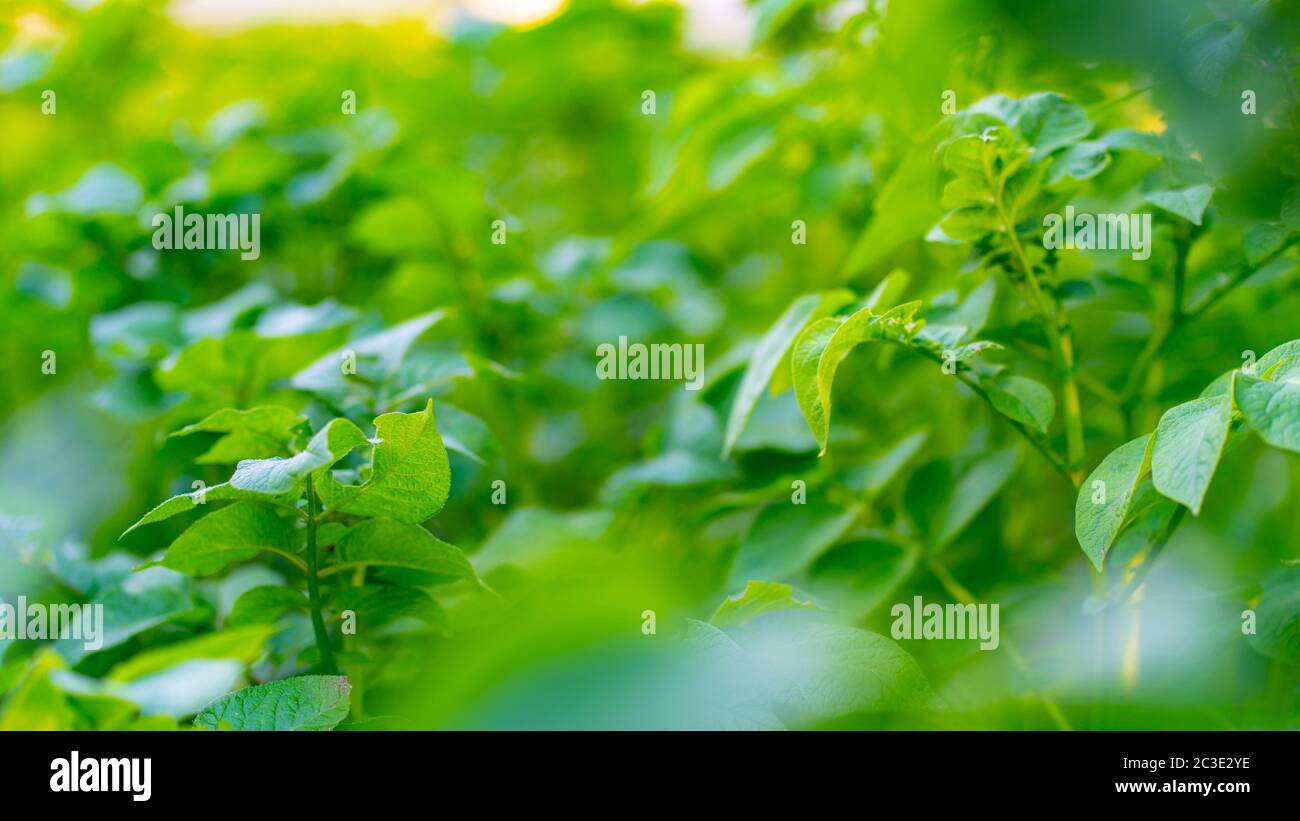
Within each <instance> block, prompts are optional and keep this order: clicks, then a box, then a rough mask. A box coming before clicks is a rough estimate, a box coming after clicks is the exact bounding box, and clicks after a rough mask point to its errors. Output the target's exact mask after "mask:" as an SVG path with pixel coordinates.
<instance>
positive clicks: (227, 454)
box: [172, 405, 299, 465]
mask: <svg viewBox="0 0 1300 821" xmlns="http://www.w3.org/2000/svg"><path fill="white" fill-rule="evenodd" d="M298 420H299V416H298V414H297V413H295V412H294V411H292V410H290V409H288V408H286V407H283V406H280V405H264V406H262V407H257V408H250V409H249V410H237V409H235V408H223V409H222V410H219V411H217V412H215V413H212V414H209V415H208V416H207V417H206V418H205V419H203V420H202V421H200V422H197V423H195V424H193V425H189V426H187V427H184V428H181V429H180V430H178V431H176V432H175V433H173V434H172V436H188V435H190V434H192V433H200V432H208V433H224V434H226V435H225V436H223V437H221V438H220V439H218V440H217V441H216V443H215V444H213V446H212V447H211V448H210V449H209V450H208V451H207V452H206V453H204V454H203V455H202V456H200V457H199V458H198V460H197V461H198V463H199V464H217V465H223V464H233V463H235V462H238V461H240V460H241V459H261V458H266V457H270V456H277V455H279V454H282V453H284V452H286V451H287V450H288V445H289V442H290V441H291V440H292V439H293V434H292V433H291V432H290V428H293V427H294V426H295V425H297V424H298Z"/></svg>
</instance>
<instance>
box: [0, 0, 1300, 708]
mask: <svg viewBox="0 0 1300 821" xmlns="http://www.w3.org/2000/svg"><path fill="white" fill-rule="evenodd" d="M19 6H20V7H18V8H16V11H15V13H12V14H10V15H8V16H7V19H6V23H5V25H4V27H3V28H0V93H3V97H2V98H0V112H3V121H4V123H5V129H4V130H5V137H4V141H5V152H4V155H5V156H4V162H3V163H0V209H3V213H4V219H3V221H2V223H0V224H2V225H3V227H0V236H2V237H3V242H2V243H0V276H3V277H4V282H5V285H6V288H5V296H4V297H3V298H0V320H2V321H0V326H2V327H3V328H4V330H3V332H0V345H2V346H3V353H4V356H5V361H6V362H8V363H10V367H9V368H8V369H7V371H6V375H5V379H4V380H3V381H0V400H2V401H3V407H4V408H5V420H4V426H5V431H4V437H3V447H0V498H2V499H3V502H2V503H0V600H3V602H4V603H5V604H14V603H16V602H17V601H18V600H19V597H23V599H24V600H26V601H28V602H33V603H37V604H39V605H44V606H56V605H72V604H80V603H90V604H99V605H102V606H103V625H104V631H103V636H102V642H100V643H99V646H96V647H91V646H87V645H86V644H84V643H83V642H81V641H78V640H76V639H75V638H73V637H69V636H46V637H44V638H42V639H38V640H12V641H4V642H3V647H2V648H0V649H2V650H3V654H2V655H0V728H3V729H12V728H87V729H89V728H94V729H119V728H147V729H158V728H190V727H199V728H206V729H331V728H335V727H338V728H341V729H347V728H353V727H366V728H389V727H524V728H532V727H590V728H614V727H726V728H781V727H891V728H892V727H948V728H1025V727H1033V728H1037V727H1058V728H1066V727H1071V728H1133V727H1141V728H1157V727H1176V728H1186V727H1216V728H1217V727H1291V728H1295V727H1297V726H1298V725H1297V718H1296V716H1297V715H1298V714H1300V711H1297V709H1296V693H1297V688H1296V684H1297V681H1300V679H1298V678H1297V676H1300V635H1298V633H1297V627H1296V625H1297V624H1300V609H1298V608H1297V601H1298V599H1297V596H1296V590H1297V584H1300V576H1297V567H1296V563H1297V556H1296V545H1297V544H1300V518H1298V517H1297V513H1296V509H1295V506H1294V504H1292V501H1293V500H1294V498H1295V494H1296V488H1297V487H1300V461H1297V459H1296V457H1295V455H1294V454H1295V453H1296V452H1297V449H1298V446H1300V387H1297V385H1300V340H1297V339H1296V335H1297V334H1296V328H1295V322H1294V317H1295V316H1296V312H1297V310H1300V290H1298V289H1297V287H1296V282H1297V281H1298V280H1297V277H1296V268H1297V261H1298V260H1300V254H1298V252H1297V250H1296V245H1297V240H1300V180H1297V178H1296V168H1297V162H1296V161H1297V160H1298V159H1300V155H1297V146H1300V139H1297V135H1298V133H1300V131H1298V126H1300V120H1298V119H1297V118H1298V117H1300V110H1298V109H1297V104H1296V99H1297V93H1296V82H1295V77H1296V66H1297V64H1298V57H1300V55H1298V54H1297V50H1296V43H1297V42H1300V37H1297V36H1296V35H1297V27H1298V25H1300V17H1297V15H1296V14H1295V9H1294V5H1293V4H1289V3H1282V2H1270V3H1251V4H1246V3H1240V4H1237V3H1229V4H1215V6H1214V7H1213V8H1210V7H1208V6H1207V7H1202V6H1200V5H1199V4H1197V5H1194V6H1191V7H1189V6H1187V4H1185V3H1179V2H1174V0H1169V1H1168V2H1164V1H1163V0H1162V2H1156V3H1152V4H1149V8H1146V9H1145V10H1144V12H1143V13H1142V14H1141V15H1139V14H1137V13H1136V12H1134V11H1133V10H1132V9H1130V8H1129V5H1128V4H1123V3H1119V2H1112V0H1105V2H1101V3H1096V4H1089V5H1088V6H1087V7H1080V6H1079V5H1078V4H1066V3H1064V2H1056V0H1050V1H1049V2H1043V3H1038V4H1034V5H1033V6H1032V7H1031V6H1029V5H1027V4H1023V3H1016V2H996V3H987V4H978V6H976V5H975V4H963V3H959V2H955V0H932V2H910V3H890V4H887V5H886V4H883V3H874V2H872V3H865V4H836V3H810V2H799V1H798V0H793V1H791V2H780V1H778V2H767V0H765V2H762V3H756V4H754V7H753V8H752V9H751V12H752V13H751V15H750V17H749V20H750V23H751V24H752V25H751V28H750V30H749V31H748V33H747V37H748V39H747V41H746V42H745V43H743V44H738V45H737V46H735V49H736V50H735V51H734V52H732V53H726V52H722V53H719V52H714V51H710V50H709V49H707V48H702V47H699V46H698V45H697V44H696V43H697V41H698V40H699V38H700V35H701V34H714V35H716V34H717V32H714V31H703V32H702V31H700V30H699V29H698V19H697V18H695V17H694V16H693V15H691V14H688V13H687V12H685V11H683V10H682V9H681V8H679V7H677V6H676V5H672V4H667V3H648V4H634V5H631V6H625V5H622V4H615V5H610V4H606V3H601V2H595V1H594V0H591V1H588V0H573V2H570V3H569V4H568V5H567V7H566V8H565V10H564V11H563V12H562V13H559V14H557V15H556V16H554V17H553V18H552V19H548V20H546V21H544V22H539V23H538V24H537V25H528V26H518V27H510V26H505V25H500V24H491V23H487V22H484V21H482V20H477V19H475V18H472V17H469V16H461V17H458V18H456V20H455V21H453V22H452V23H450V24H448V26H447V27H446V29H445V30H442V31H438V32H433V31H432V30H431V27H430V26H428V25H426V24H425V23H419V24H415V23H412V22H411V21H399V22H392V23H385V24H377V25H371V26H361V25H358V24H353V23H339V24H321V23H312V24H300V25H292V26H290V25H271V26H263V27H259V28H256V29H255V30H254V31H253V32H251V33H247V34H243V35H240V36H227V35H225V34H223V33H221V32H219V31H208V30H205V29H202V28H193V27H187V26H183V25H180V24H178V23H177V22H176V21H174V20H172V19H171V18H168V17H166V16H164V14H163V13H162V12H161V11H160V10H159V9H158V8H157V7H156V6H154V5H152V4H136V3H129V2H105V3H101V4H97V5H94V6H93V7H91V8H87V9H81V8H73V7H70V6H67V5H65V4H62V3H56V2H43V0H38V1H37V2H31V3H22V4H19ZM1062 20H1069V21H1072V23H1071V24H1070V25H1069V26H1066V27H1063V26H1061V25H1060V21H1062ZM46 90H50V91H52V92H55V93H56V95H57V97H56V99H57V109H54V110H50V111H45V110H43V106H46V105H47V102H48V100H47V97H46V96H45V95H44V92H45V91H46ZM1247 92H1249V93H1247ZM349 95H351V97H349ZM349 99H351V100H353V101H354V103H355V108H353V109H351V110H349V108H348V101H349ZM14 157H21V158H22V161H20V162H11V161H10V158H14ZM178 207H180V208H183V209H184V210H185V211H187V212H190V213H208V214H213V213H216V214H249V213H256V214H259V215H260V218H261V221H260V225H261V231H262V234H261V249H260V254H259V256H258V257H257V258H256V259H241V256H240V254H239V253H238V252H236V251H227V250H214V249H208V250H188V251H176V250H164V249H159V248H157V247H155V246H154V245H153V244H152V243H151V234H152V230H153V229H152V227H151V219H152V217H153V216H154V215H156V214H171V213H173V212H174V209H176V208H178ZM1082 214H1087V215H1111V216H1112V217H1114V219H1108V220H1107V221H1106V222H1105V223H1104V225H1103V223H1102V221H1101V219H1100V218H1098V221H1097V222H1096V224H1095V225H1094V226H1093V229H1092V233H1090V234H1088V235H1087V239H1086V241H1083V240H1081V241H1079V242H1076V240H1077V239H1080V238H1082V237H1084V236H1085V235H1083V234H1076V233H1075V232H1074V230H1073V229H1074V227H1075V226H1074V224H1073V219H1074V215H1082ZM1121 218H1122V219H1121ZM1121 226H1122V227H1123V228H1124V229H1125V230H1124V231H1122V232H1121ZM1103 227H1104V229H1105V231H1107V232H1109V233H1106V234H1105V235H1104V236H1105V240H1103V239H1102V237H1103V233H1102V231H1103ZM1054 232H1055V234H1054ZM1053 237H1056V238H1061V237H1065V238H1066V240H1065V241H1064V242H1063V243H1061V242H1056V241H1054V239H1053ZM1121 237H1122V240H1123V241H1122V242H1120V243H1119V247H1114V244H1113V243H1111V244H1108V241H1109V240H1111V239H1116V238H1121ZM620 338H625V339H626V340H630V341H632V342H633V343H642V344H646V345H653V344H662V345H677V344H687V345H702V346H703V351H704V352H705V356H704V372H703V378H702V381H701V383H700V384H698V385H695V386H691V387H698V388H699V390H687V389H684V386H683V384H682V381H683V380H671V379H670V380H650V379H647V380H604V379H601V378H598V373H599V371H598V369H597V366H596V363H597V359H598V356H599V353H598V349H599V347H600V346H602V345H614V344H616V343H618V342H619V341H620ZM867 343H872V344H867ZM876 343H883V344H876ZM1257 351H1263V352H1264V353H1263V354H1262V355H1256V353H1255V352H1257ZM1216 478H1217V480H1218V481H1217V482H1215V483H1214V484H1215V490H1214V492H1213V493H1211V492H1209V486H1210V484H1211V481H1212V480H1214V479H1216ZM160 500H162V501H161V502H160ZM146 511H147V512H146ZM1188 513H1190V514H1191V515H1190V516H1189V515H1188ZM1072 515H1073V518H1071V516H1072ZM1071 522H1073V526H1071ZM926 603H929V604H928V605H927V604H926ZM993 605H996V606H997V607H998V608H999V610H994V611H993V612H994V613H995V614H996V613H998V612H1000V614H1001V615H1000V619H1001V620H1000V628H999V622H998V621H997V619H998V618H999V617H998V616H997V615H994V616H993V618H994V622H993V625H992V627H993V630H994V631H995V632H996V631H997V630H999V629H1000V631H1001V637H1000V640H999V639H997V638H996V637H991V638H989V640H987V641H983V642H981V641H979V640H976V637H975V636H974V635H973V634H971V635H963V636H962V637H961V638H956V639H951V640H943V641H939V640H930V639H932V638H933V637H931V636H929V635H926V631H923V630H921V629H919V628H918V629H917V630H916V633H915V634H913V632H912V627H911V625H912V624H913V621H912V619H913V614H915V619H916V622H915V623H916V624H917V625H919V624H920V623H921V620H922V614H923V613H927V612H929V611H927V610H926V609H925V608H926V607H928V606H935V607H938V608H939V609H940V612H944V613H958V614H961V613H968V612H969V613H972V614H974V613H977V612H979V613H984V612H985V610H984V609H982V608H987V607H990V606H993ZM900 612H902V613H905V614H907V615H906V616H905V617H904V616H899V615H898V614H899V613H900ZM985 626H987V625H985ZM902 627H906V628H907V629H906V631H903V632H900V630H901V628H902ZM904 632H905V634H904ZM981 648H983V649H981Z"/></svg>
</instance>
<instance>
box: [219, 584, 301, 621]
mask: <svg viewBox="0 0 1300 821" xmlns="http://www.w3.org/2000/svg"><path fill="white" fill-rule="evenodd" d="M289 610H301V611H303V612H306V610H307V597H306V596H304V595H303V594H302V593H300V592H298V591H297V590H294V589H293V588H291V587H281V586H280V585H276V584H264V585H259V586H257V587H253V588H250V589H248V590H245V591H244V592H243V594H242V595H240V597H239V598H238V599H235V604H234V606H233V607H231V609H230V615H229V616H227V617H226V627H242V626H243V625H247V624H273V623H274V622H275V621H276V620H277V619H279V618H280V616H281V615H283V614H284V613H285V612H287V611H289Z"/></svg>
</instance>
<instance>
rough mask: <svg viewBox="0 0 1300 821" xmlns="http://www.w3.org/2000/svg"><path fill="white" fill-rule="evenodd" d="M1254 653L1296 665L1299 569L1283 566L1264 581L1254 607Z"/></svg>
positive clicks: (1298, 653)
mask: <svg viewBox="0 0 1300 821" xmlns="http://www.w3.org/2000/svg"><path fill="white" fill-rule="evenodd" d="M1247 641H1248V642H1249V643H1250V646H1251V648H1252V649H1253V650H1255V652H1257V653H1260V654H1261V655H1264V656H1268V657H1269V658H1273V659H1277V660H1278V661H1281V662H1283V663H1285V664H1292V665H1296V664H1300V568H1287V569H1285V570H1283V571H1281V572H1279V573H1278V574H1276V575H1275V576H1274V577H1273V578H1271V579H1269V580H1268V581H1267V582H1265V584H1264V595H1263V597H1262V598H1261V599H1260V601H1259V604H1258V605H1257V606H1256V607H1255V633H1254V634H1253V635H1251V636H1250V637H1249V638H1248V639H1247Z"/></svg>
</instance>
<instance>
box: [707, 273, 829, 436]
mask: <svg viewBox="0 0 1300 821" xmlns="http://www.w3.org/2000/svg"><path fill="white" fill-rule="evenodd" d="M819 302H821V295H820V294H805V295H803V296H801V297H799V298H798V299H796V300H795V301H794V302H792V303H790V306H789V307H788V308H786V309H785V312H784V313H782V314H781V316H780V317H779V318H778V319H777V320H776V322H775V323H774V324H773V325H772V327H771V328H769V329H768V331H767V333H766V334H764V335H763V338H762V339H760V340H759V342H758V345H757V347H755V348H754V352H753V354H751V355H750V358H749V364H748V365H747V366H746V368H745V373H744V375H743V376H741V378H740V387H739V388H738V389H737V390H736V398H735V400H734V401H733V402H732V403H731V413H730V415H729V416H728V417H727V429H726V433H725V438H724V441H723V445H722V458H724V459H725V458H727V456H729V455H730V454H731V450H732V448H734V447H735V445H736V440H737V439H739V438H740V434H741V433H742V432H743V431H744V429H745V424H746V423H747V422H748V421H749V417H750V414H752V413H753V411H754V406H755V405H756V404H757V403H758V400H759V397H760V396H762V395H763V389H764V388H765V387H767V383H768V382H769V381H770V380H771V378H772V373H773V371H774V370H775V369H776V366H777V364H778V363H779V362H780V361H781V359H782V358H783V357H784V356H785V352H786V351H787V350H789V348H790V344H791V343H792V342H794V338H795V337H796V336H797V335H798V334H799V331H800V330H801V329H802V328H803V326H804V323H806V322H807V321H808V317H810V316H811V315H812V312H813V311H814V310H815V309H816V308H817V304H818V303H819Z"/></svg>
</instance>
